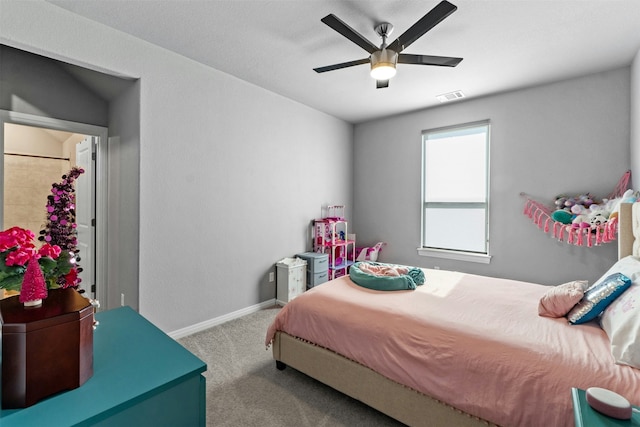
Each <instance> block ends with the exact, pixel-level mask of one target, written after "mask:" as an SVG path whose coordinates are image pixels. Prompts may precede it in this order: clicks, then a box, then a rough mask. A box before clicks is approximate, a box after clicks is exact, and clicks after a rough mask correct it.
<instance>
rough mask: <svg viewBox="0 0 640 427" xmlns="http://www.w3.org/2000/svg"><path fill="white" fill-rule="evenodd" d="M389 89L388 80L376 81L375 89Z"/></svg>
mask: <svg viewBox="0 0 640 427" xmlns="http://www.w3.org/2000/svg"><path fill="white" fill-rule="evenodd" d="M385 87H389V80H376V89H384V88H385Z"/></svg>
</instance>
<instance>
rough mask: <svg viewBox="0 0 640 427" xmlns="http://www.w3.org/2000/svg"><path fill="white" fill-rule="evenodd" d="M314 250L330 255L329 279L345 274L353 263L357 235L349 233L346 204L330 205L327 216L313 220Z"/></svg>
mask: <svg viewBox="0 0 640 427" xmlns="http://www.w3.org/2000/svg"><path fill="white" fill-rule="evenodd" d="M313 250H314V252H318V253H323V254H328V255H329V279H330V280H331V279H335V278H337V277H340V276H344V275H346V274H347V273H348V272H349V267H350V266H351V265H353V260H354V259H355V251H356V239H355V235H352V234H349V231H348V224H347V220H346V219H345V218H344V206H328V207H327V216H326V217H324V218H320V219H316V220H314V221H313Z"/></svg>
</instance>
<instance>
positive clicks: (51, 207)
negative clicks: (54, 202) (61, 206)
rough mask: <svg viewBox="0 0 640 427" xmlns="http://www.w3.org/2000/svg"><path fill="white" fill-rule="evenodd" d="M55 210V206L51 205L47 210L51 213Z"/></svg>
mask: <svg viewBox="0 0 640 427" xmlns="http://www.w3.org/2000/svg"><path fill="white" fill-rule="evenodd" d="M54 210H55V208H54V207H53V206H51V205H49V206H47V212H49V213H51V212H53V211H54Z"/></svg>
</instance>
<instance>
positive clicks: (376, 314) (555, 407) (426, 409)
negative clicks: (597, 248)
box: [266, 203, 640, 426]
mask: <svg viewBox="0 0 640 427" xmlns="http://www.w3.org/2000/svg"><path fill="white" fill-rule="evenodd" d="M635 205H636V206H634V207H633V208H632V206H631V204H625V205H622V207H621V209H620V214H619V223H620V225H619V237H618V238H619V258H620V260H621V261H623V260H626V259H629V258H632V257H628V256H629V255H631V254H634V253H635V254H636V255H637V254H638V251H639V250H640V242H639V243H634V237H633V236H634V234H635V235H636V236H640V203H636V204H635ZM632 211H633V212H634V215H635V218H634V217H633V215H632ZM634 224H636V227H635V229H636V230H635V231H634V226H633V225H634ZM634 251H635V252H634ZM621 261H618V263H620V262H621ZM635 262H638V263H640V260H635ZM618 263H616V264H615V265H614V266H612V271H613V270H615V268H616V265H618ZM639 265H640V264H639ZM423 271H424V274H425V278H426V281H425V284H424V285H422V286H418V287H417V288H416V289H415V290H406V291H379V290H374V289H368V288H364V287H362V286H359V285H357V284H355V283H354V282H352V281H351V279H350V278H349V277H348V276H344V277H340V278H338V279H335V280H332V281H330V282H327V283H325V284H323V285H321V286H318V287H314V288H313V289H311V290H309V291H307V292H305V293H304V294H302V295H300V296H298V297H297V298H296V299H294V300H293V301H291V302H289V303H288V304H287V305H286V306H285V307H284V308H283V309H282V310H281V311H280V312H279V313H278V315H277V316H276V318H275V320H274V322H273V323H272V324H271V325H270V327H269V330H268V331H267V336H266V343H267V345H271V346H272V352H273V357H274V359H275V360H276V366H277V367H278V368H279V369H284V368H285V367H286V366H289V367H291V368H294V369H296V370H298V371H301V372H303V373H305V374H307V375H309V376H310V377H312V378H315V379H317V380H319V381H321V382H323V383H325V384H327V385H329V386H331V387H333V388H335V389H336V390H338V391H340V392H343V393H345V394H347V395H349V396H351V397H353V398H355V399H358V400H360V401H362V402H363V403H365V404H367V405H369V406H371V407H373V408H375V409H377V410H379V411H381V412H383V413H385V414H387V415H389V416H391V417H393V418H395V419H397V420H398V421H400V422H402V423H404V424H407V425H409V426H452V425H455V426H473V425H502V426H525V425H526V426H572V425H574V422H573V410H572V404H571V388H572V387H577V388H582V389H586V388H588V387H591V386H598V387H604V388H609V389H611V390H614V391H616V392H618V393H620V394H622V395H623V396H625V397H626V398H627V399H628V400H629V401H630V402H631V403H632V404H635V405H640V369H637V368H635V367H632V366H628V364H625V363H616V361H617V359H616V358H615V357H614V355H613V354H612V343H613V341H612V340H610V338H609V336H608V334H607V332H605V330H604V329H603V328H602V327H601V325H600V319H596V320H593V321H589V322H585V323H583V324H575V325H572V324H569V323H568V321H567V318H565V317H557V318H556V317H543V316H540V315H538V310H539V305H540V301H541V299H543V297H545V296H546V295H547V294H548V293H549V290H550V287H548V286H543V285H538V284H534V283H526V282H520V281H514V280H508V279H496V278H488V277H483V276H477V275H470V274H462V273H456V272H448V271H442V270H429V269H424V270H423ZM629 275H630V276H633V277H632V279H633V283H634V285H632V286H636V281H637V282H638V285H639V286H640V268H638V272H637V276H636V275H635V273H634V274H633V275H631V274H629ZM637 287H638V286H637ZM629 289H631V288H629ZM634 289H635V288H634ZM607 310H609V309H607ZM618 311H621V310H618ZM636 311H637V310H636ZM639 316H640V315H639ZM608 332H609V334H611V331H610V330H608ZM635 336H637V334H636V335H634V337H635ZM634 340H635V338H634Z"/></svg>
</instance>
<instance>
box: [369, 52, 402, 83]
mask: <svg viewBox="0 0 640 427" xmlns="http://www.w3.org/2000/svg"><path fill="white" fill-rule="evenodd" d="M397 63H398V53H397V52H395V51H393V50H391V49H381V50H379V51H377V52H373V53H372V54H371V77H373V78H374V79H376V80H389V79H390V78H391V77H393V76H395V75H396V64H397Z"/></svg>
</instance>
